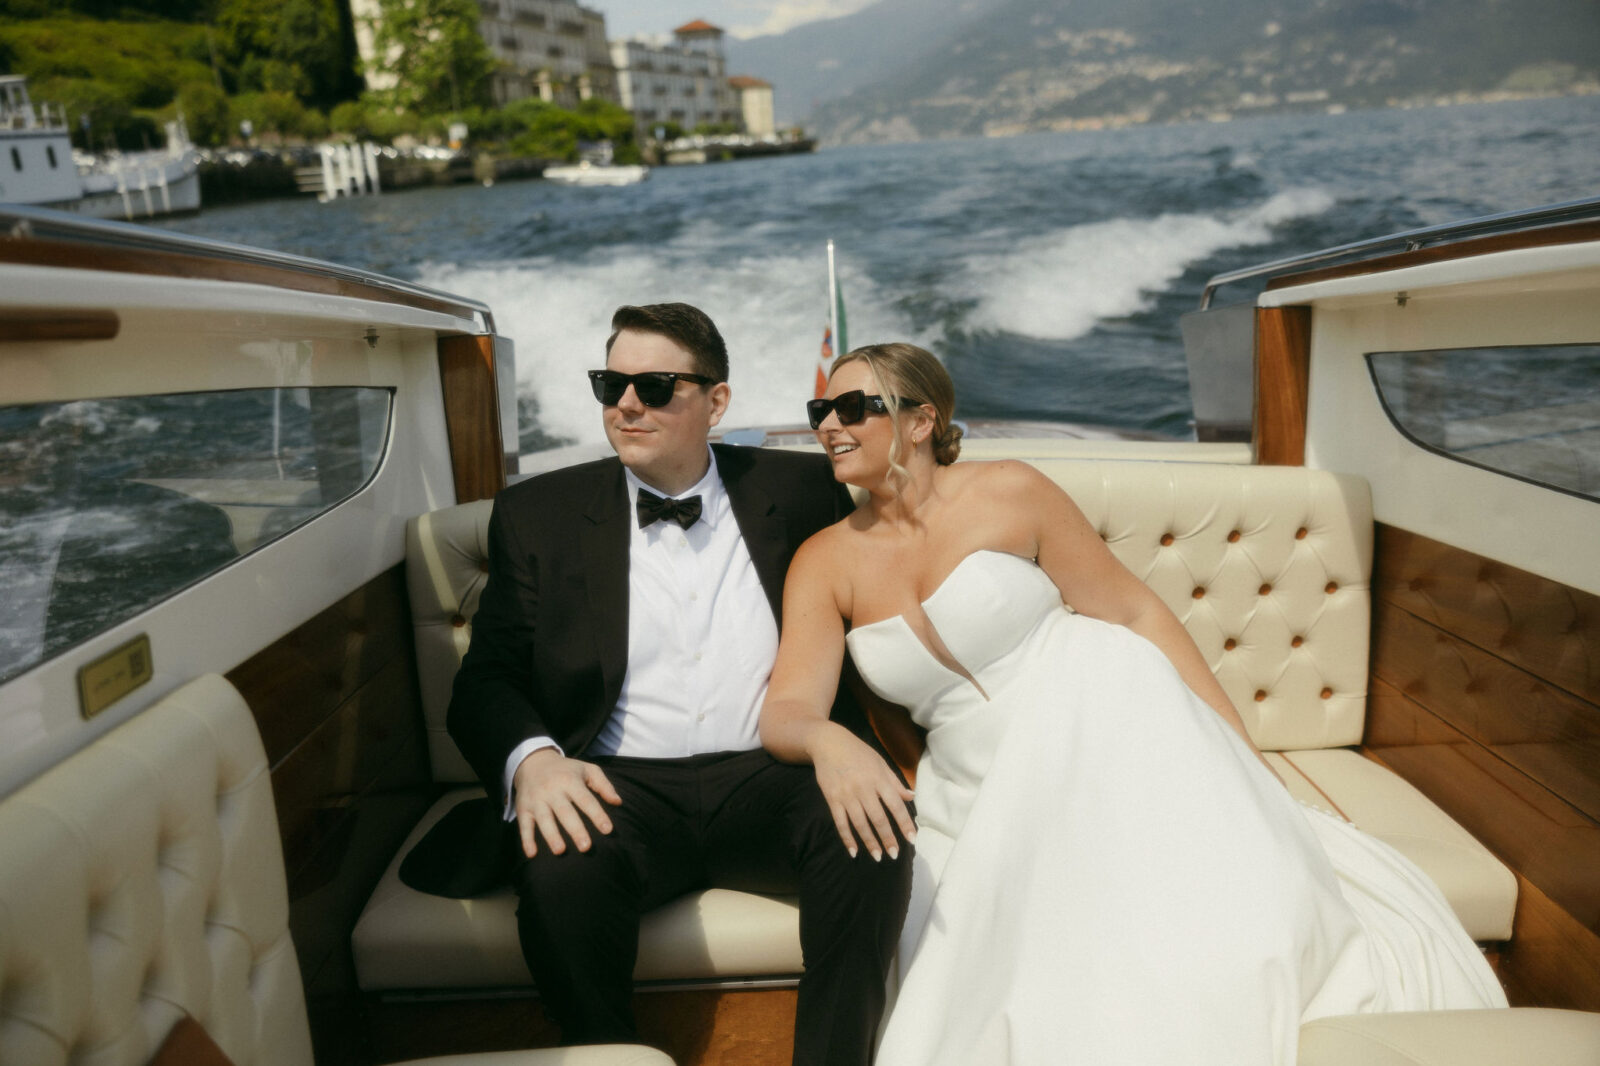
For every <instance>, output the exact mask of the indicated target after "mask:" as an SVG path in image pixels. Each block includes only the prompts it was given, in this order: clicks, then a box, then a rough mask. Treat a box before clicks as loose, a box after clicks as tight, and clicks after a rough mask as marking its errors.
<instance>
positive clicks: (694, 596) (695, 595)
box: [689, 592, 700, 600]
mask: <svg viewBox="0 0 1600 1066" xmlns="http://www.w3.org/2000/svg"><path fill="white" fill-rule="evenodd" d="M689 598H690V599H691V600H698V599H699V598H700V594H699V593H698V592H691V593H689Z"/></svg>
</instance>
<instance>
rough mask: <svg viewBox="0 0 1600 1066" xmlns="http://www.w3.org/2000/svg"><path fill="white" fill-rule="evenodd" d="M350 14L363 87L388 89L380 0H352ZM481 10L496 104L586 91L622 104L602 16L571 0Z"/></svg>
mask: <svg viewBox="0 0 1600 1066" xmlns="http://www.w3.org/2000/svg"><path fill="white" fill-rule="evenodd" d="M350 13H351V15H352V17H353V21H354V22H355V29H356V50H357V52H359V53H360V56H361V62H362V65H363V67H364V68H365V69H366V71H367V74H366V78H367V85H368V86H369V87H370V88H373V89H388V88H393V86H394V83H395V78H394V76H393V75H392V74H387V73H384V72H383V71H380V70H378V69H377V62H378V54H377V45H376V42H375V31H376V26H377V23H378V22H379V21H380V20H381V18H382V11H381V9H380V8H379V6H378V0H350ZM478 13H479V17H478V34H479V36H481V37H482V38H483V41H484V44H486V45H487V46H488V48H489V54H490V55H491V56H493V57H494V59H495V61H496V63H497V64H498V65H499V69H498V70H496V71H495V73H494V76H493V89H492V91H493V93H494V101H495V103H496V104H501V105H504V104H508V103H510V102H511V101H513V100H521V99H524V98H526V97H529V96H537V97H539V98H540V99H541V100H545V101H548V102H550V103H553V104H557V105H559V106H561V107H573V106H574V105H576V104H577V103H578V102H579V101H580V100H587V99H589V98H590V97H599V98H600V99H602V100H610V101H611V102H612V103H621V102H622V99H621V96H620V94H619V92H618V88H617V72H616V70H615V68H614V67H613V66H612V63H611V50H610V48H609V47H608V46H607V43H606V17H605V15H603V14H601V13H600V12H598V11H593V10H591V9H589V8H586V7H583V6H582V5H580V4H578V3H577V2H576V0H479V3H478Z"/></svg>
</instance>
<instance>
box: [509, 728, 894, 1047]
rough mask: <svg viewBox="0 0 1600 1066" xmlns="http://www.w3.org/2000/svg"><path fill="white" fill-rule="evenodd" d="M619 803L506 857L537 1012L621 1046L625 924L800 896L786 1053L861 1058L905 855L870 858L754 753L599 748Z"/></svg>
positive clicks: (802, 781)
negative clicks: (575, 844) (711, 897)
mask: <svg viewBox="0 0 1600 1066" xmlns="http://www.w3.org/2000/svg"><path fill="white" fill-rule="evenodd" d="M593 762H594V763H595V764H596V765H598V766H599V767H600V768H601V769H603V770H604V771H605V773H606V776H607V777H608V778H610V780H611V783H612V785H613V786H615V787H616V790H617V792H618V793H619V794H620V795H621V796H622V805H621V806H620V807H609V808H608V812H609V814H610V815H611V819H612V822H613V824H614V828H613V830H612V832H611V833H610V834H608V835H601V834H598V833H595V834H593V838H594V846H593V847H592V848H591V849H590V850H589V851H588V852H582V853H580V852H578V851H577V850H576V849H574V848H572V847H570V846H569V847H568V849H567V851H566V853H565V854H562V855H552V854H551V853H550V852H549V851H548V850H547V849H545V848H544V847H543V846H542V844H543V842H542V841H541V847H540V849H539V854H538V855H536V856H535V857H534V858H532V859H528V858H525V857H524V856H523V855H522V851H521V846H520V844H518V843H516V841H515V834H514V833H512V834H509V836H510V838H511V842H510V844H509V846H511V847H513V848H515V862H514V869H513V876H512V884H513V885H515V887H516V890H517V895H518V897H519V899H520V905H519V906H518V908H517V929H518V934H519V935H520V937H521V940H522V953H523V956H524V957H525V958H526V959H527V961H528V969H529V970H530V971H531V972H532V974H533V979H534V982H535V983H536V984H537V985H538V987H539V992H540V995H541V996H542V997H543V999H544V1004H545V1010H546V1013H547V1014H548V1015H549V1016H550V1017H551V1018H553V1019H554V1020H555V1021H556V1022H557V1024H559V1025H560V1026H561V1032H562V1040H563V1042H565V1043H567V1044H596V1043H612V1042H618V1043H626V1042H630V1041H633V1040H635V1039H636V1036H635V1031H634V1022H633V1012H632V1007H631V999H632V989H633V968H634V961H635V958H636V956H637V954H638V944H639V918H640V915H641V914H643V913H644V912H645V911H647V910H650V909H651V908H653V907H656V906H659V905H660V904H662V903H665V902H666V901H668V900H670V899H673V898H674V897H676V896H680V895H682V894H684V893H685V892H690V891H693V890H696V889H701V888H708V887H717V888H733V889H742V890H745V891H750V892H764V893H777V894H789V893H794V892H796V891H798V893H799V896H800V947H801V951H802V954H803V957H804V961H805V973H804V975H803V976H802V977H801V979H800V989H799V1003H798V1007H797V1016H796V1019H795V1052H794V1062H795V1063H796V1064H806V1066H847V1064H852V1063H860V1064H865V1063H867V1062H868V1060H869V1059H870V1057H871V1053H872V1041H873V1037H874V1036H875V1035H876V1032H877V1027H878V1021H879V1018H880V1017H881V1015H882V1013H883V1006H884V979H885V975H886V971H887V967H888V964H889V960H890V958H891V956H892V955H893V953H894V949H895V942H896V940H897V938H898V937H899V935H900V926H901V923H902V922H903V921H904V920H905V913H906V904H907V901H908V899H909V897H910V892H911V848H910V846H909V845H907V844H906V843H905V842H904V841H902V842H901V843H900V858H899V859H898V860H891V859H890V858H889V857H888V855H887V854H886V855H885V856H884V857H883V861H882V862H874V861H873V860H872V857H871V856H870V855H868V854H867V852H866V850H865V849H861V850H860V852H859V857H858V858H855V859H852V858H851V857H850V854H849V853H848V852H847V851H845V849H844V845H843V844H842V843H841V842H840V840H839V834H838V832H837V830H835V829H834V826H833V818H832V816H831V815H830V814H829V812H828V808H827V804H826V803H825V802H824V801H823V799H822V793H821V791H820V790H819V789H818V788H817V782H816V774H815V772H814V771H813V769H812V768H811V767H809V766H791V765H787V764H784V763H780V762H778V761H777V760H775V759H773V758H772V757H771V756H770V755H768V754H767V753H766V752H765V751H762V750H759V749H758V750H755V751H744V752H720V753H715V754H710V755H696V756H692V757H690V758H685V759H637V758H627V757H623V756H610V757H600V758H596V759H594V760H593Z"/></svg>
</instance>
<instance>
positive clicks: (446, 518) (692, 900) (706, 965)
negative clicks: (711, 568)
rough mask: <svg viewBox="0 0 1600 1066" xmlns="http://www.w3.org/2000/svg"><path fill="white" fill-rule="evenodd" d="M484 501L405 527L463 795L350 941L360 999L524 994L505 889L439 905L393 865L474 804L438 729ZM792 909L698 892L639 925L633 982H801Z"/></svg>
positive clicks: (472, 589)
mask: <svg viewBox="0 0 1600 1066" xmlns="http://www.w3.org/2000/svg"><path fill="white" fill-rule="evenodd" d="M491 509H492V503H491V501H489V500H482V501H479V502H477V503H468V504H461V505H460V506H457V507H447V508H444V509H442V510H439V511H433V512H431V513H429V514H424V515H421V516H420V517H418V518H416V519H413V520H412V521H411V522H410V523H409V524H408V526H407V530H406V582H407V588H408V590H409V592H410V597H411V618H412V625H413V627H414V631H415V639H416V651H417V674H418V677H419V680H420V683H421V688H422V707H423V716H424V718H425V720H426V724H427V730H428V754H429V759H430V760H431V762H432V766H433V776H434V780H435V781H438V782H441V783H443V784H448V785H456V786H459V787H457V788H455V789H453V790H451V791H450V792H449V793H447V794H446V795H445V796H444V798H443V799H441V800H440V801H439V802H438V803H436V804H435V805H434V807H433V808H432V809H431V810H430V811H429V812H428V813H427V815H426V816H424V818H423V820H422V822H421V823H420V824H419V825H418V826H417V828H416V829H415V830H414V831H413V832H412V834H411V836H410V837H409V838H408V839H407V840H406V842H405V844H404V845H403V846H402V847H401V849H400V852H399V854H398V855H396V856H395V859H394V861H393V862H392V863H390V865H389V868H388V870H387V871H385V873H384V876H383V878H382V880H380V881H379V883H378V886H377V888H376V889H375V890H374V891H373V893H372V896H371V898H370V899H369V901H368V903H367V906H366V908H365V909H364V910H363V911H362V914H361V918H360V920H359V921H358V922H357V923H356V928H355V932H354V934H353V935H352V937H351V946H352V948H353V950H354V954H355V963H356V976H357V979H358V981H359V982H360V984H361V987H362V988H363V989H364V990H366V991H368V992H381V991H386V990H390V989H412V988H419V987H426V988H491V987H498V986H527V985H529V984H531V982H532V979H531V978H530V977H529V975H528V967H527V964H526V963H525V962H524V961H523V959H522V951H521V948H520V947H519V945H518V942H517V925H516V897H515V895H514V894H513V893H512V891H511V889H510V888H509V887H507V888H504V889H501V890H500V891H498V892H496V893H494V894H492V895H488V896H483V897H479V898H477V899H468V900H459V899H446V898H444V897H442V896H432V895H428V894H427V893H425V892H418V891H416V890H415V889H412V888H410V887H409V886H407V885H405V884H404V883H403V882H401V880H400V875H399V870H400V863H401V861H402V859H403V858H404V856H405V855H406V854H407V853H409V852H410V850H411V847H412V846H413V845H414V844H415V843H416V841H418V840H420V839H421V838H422V836H423V835H424V834H425V833H426V832H427V830H428V828H429V827H431V826H432V825H433V823H434V822H436V821H438V820H439V819H440V818H442V817H443V816H444V815H445V813H446V812H447V811H448V810H449V809H450V808H451V807H453V806H455V804H456V803H459V802H460V801H461V800H462V799H465V798H468V797H472V796H481V795H482V794H483V790H482V789H481V788H479V787H478V784H477V779H476V777H475V775H474V774H473V772H472V769H471V767H469V766H468V765H467V762H466V760H465V759H464V758H462V756H461V753H460V752H459V751H457V750H456V746H455V743H454V742H453V741H451V739H450V736H449V733H448V732H447V731H446V728H445V712H446V710H447V709H448V708H449V705H450V686H451V684H452V682H453V681H454V679H455V675H456V670H457V669H458V668H459V667H460V665H461V657H462V656H463V655H465V654H466V651H467V644H468V641H469V640H470V639H471V636H472V625H471V620H472V616H473V615H474V614H475V613H476V612H477V609H478V596H479V593H480V592H481V591H482V589H483V581H484V576H485V574H486V572H487V568H488V528H489V514H490V511H491ZM801 969H802V964H801V959H800V919H799V909H798V906H797V905H796V903H795V901H794V899H792V898H788V897H771V896H758V895H753V894H751V893H747V892H734V891H730V890H728V889H711V890H708V891H705V892H694V893H690V894H689V895H687V896H684V897H682V898H680V899H677V900H674V901H673V902H671V903H669V904H667V905H666V906H664V907H660V908H658V909H657V910H655V911H653V912H652V913H650V914H647V915H646V916H645V918H644V922H643V924H642V927H641V929H640V931H639V956H638V963H637V966H636V967H635V970H634V976H635V978H636V979H637V980H640V981H708V980H721V979H727V978H762V979H769V980H770V979H777V980H798V977H799V974H800V971H801Z"/></svg>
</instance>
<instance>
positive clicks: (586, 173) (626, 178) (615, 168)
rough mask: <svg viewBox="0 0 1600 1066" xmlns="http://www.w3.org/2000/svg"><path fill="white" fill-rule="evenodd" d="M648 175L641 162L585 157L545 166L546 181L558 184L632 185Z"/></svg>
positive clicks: (646, 168) (647, 168) (648, 172)
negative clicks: (608, 161)
mask: <svg viewBox="0 0 1600 1066" xmlns="http://www.w3.org/2000/svg"><path fill="white" fill-rule="evenodd" d="M649 176H650V168H649V167H647V166H643V165H642V164H631V165H617V164H600V163H591V162H590V161H589V160H587V159H585V160H583V161H582V162H579V163H573V164H570V165H567V166H559V167H546V168H545V171H544V177H545V180H546V181H553V182H555V183H556V184H558V185H634V184H637V183H638V182H641V181H643V180H644V179H645V178H647V177H649Z"/></svg>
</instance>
